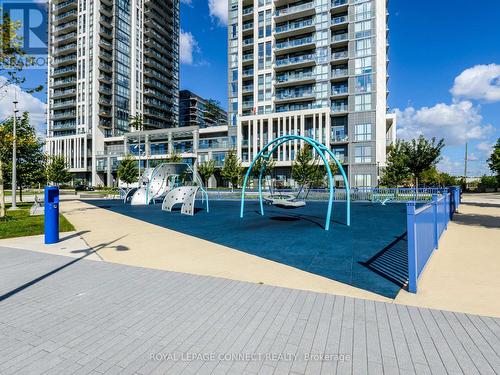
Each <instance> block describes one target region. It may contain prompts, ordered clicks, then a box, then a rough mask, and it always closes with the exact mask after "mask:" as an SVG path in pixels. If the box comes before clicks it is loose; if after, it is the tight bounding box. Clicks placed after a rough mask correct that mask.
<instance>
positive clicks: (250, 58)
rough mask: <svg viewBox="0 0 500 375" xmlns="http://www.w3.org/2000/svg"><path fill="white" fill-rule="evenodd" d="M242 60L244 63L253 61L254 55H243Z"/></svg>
mask: <svg viewBox="0 0 500 375" xmlns="http://www.w3.org/2000/svg"><path fill="white" fill-rule="evenodd" d="M242 60H243V61H249V60H253V53H250V54H247V55H243V58H242Z"/></svg>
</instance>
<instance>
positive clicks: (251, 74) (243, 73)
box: [241, 69, 253, 77]
mask: <svg viewBox="0 0 500 375" xmlns="http://www.w3.org/2000/svg"><path fill="white" fill-rule="evenodd" d="M241 75H242V76H243V77H248V76H253V69H247V70H243V72H242V73H241Z"/></svg>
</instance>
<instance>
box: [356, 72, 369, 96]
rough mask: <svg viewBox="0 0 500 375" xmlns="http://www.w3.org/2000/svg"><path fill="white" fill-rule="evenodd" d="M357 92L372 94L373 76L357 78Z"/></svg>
mask: <svg viewBox="0 0 500 375" xmlns="http://www.w3.org/2000/svg"><path fill="white" fill-rule="evenodd" d="M355 91H356V93H363V92H371V91H372V75H371V74H367V75H364V76H357V77H355Z"/></svg>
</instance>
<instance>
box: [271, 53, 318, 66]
mask: <svg viewBox="0 0 500 375" xmlns="http://www.w3.org/2000/svg"><path fill="white" fill-rule="evenodd" d="M315 58H316V56H315V55H314V54H313V53H310V54H307V55H301V56H294V57H289V58H286V59H281V60H276V66H286V65H291V64H299V63H301V62H308V61H315Z"/></svg>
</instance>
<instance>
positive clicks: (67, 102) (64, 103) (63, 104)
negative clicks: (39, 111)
mask: <svg viewBox="0 0 500 375" xmlns="http://www.w3.org/2000/svg"><path fill="white" fill-rule="evenodd" d="M74 104H76V100H64V101H61V102H55V103H54V104H53V105H52V108H61V107H66V106H69V105H74Z"/></svg>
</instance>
